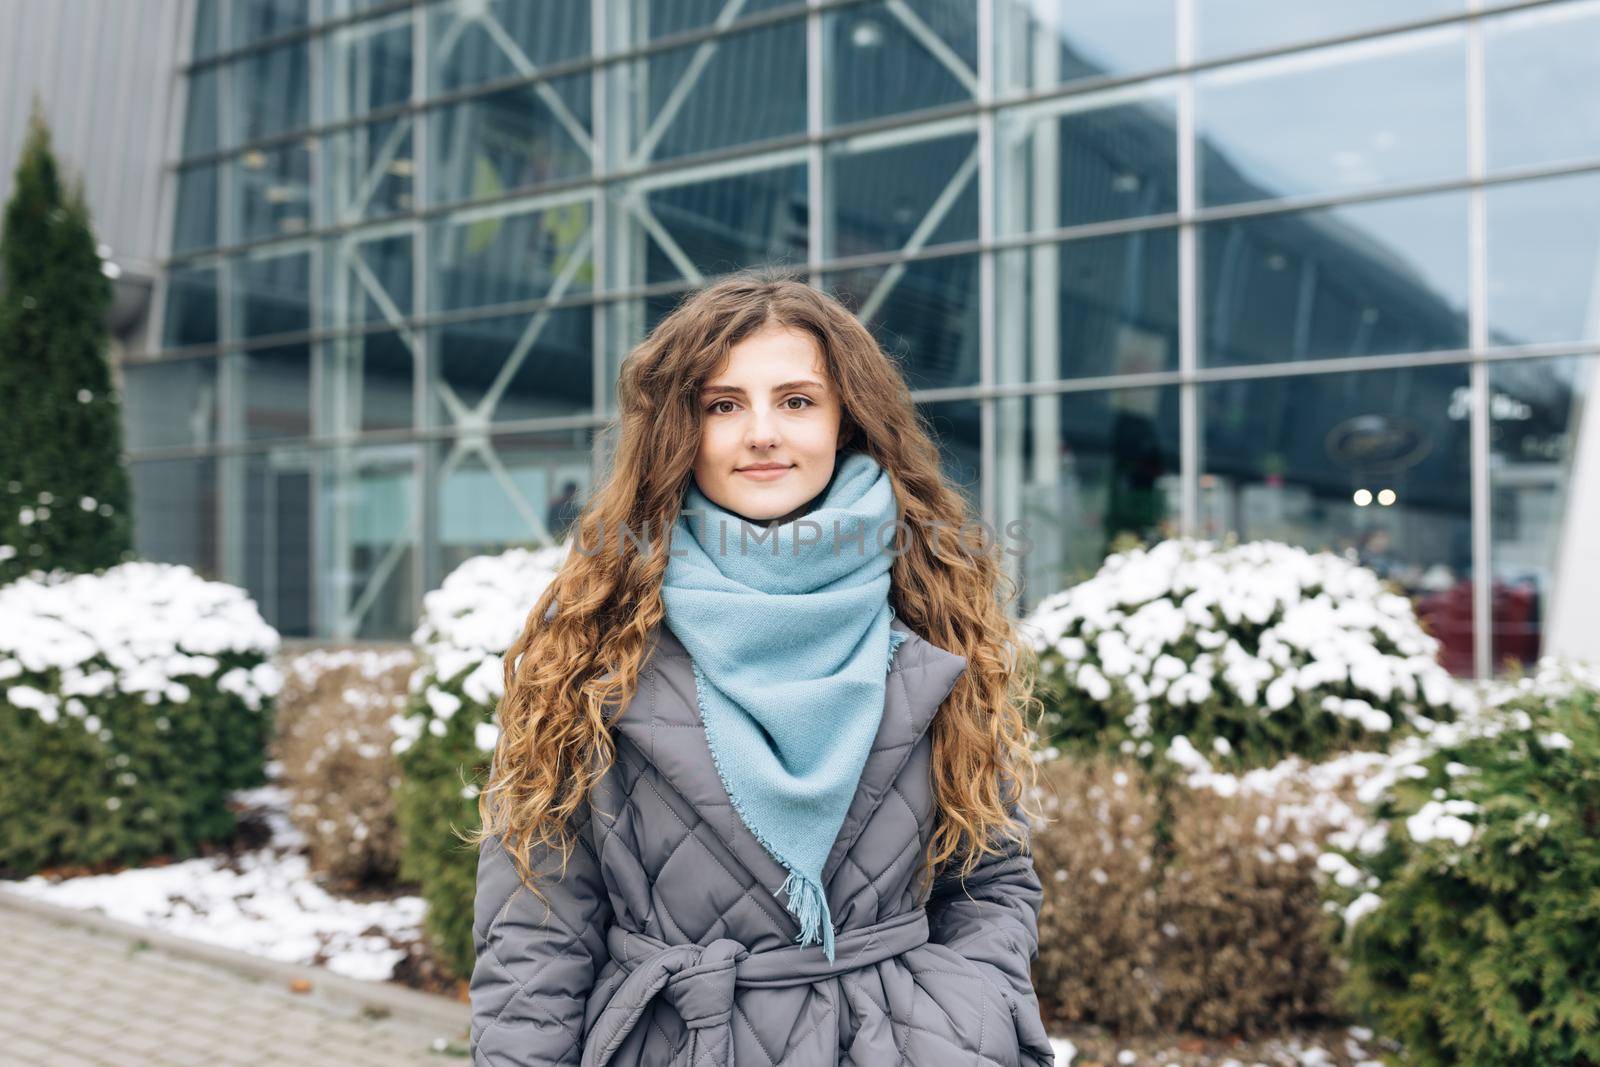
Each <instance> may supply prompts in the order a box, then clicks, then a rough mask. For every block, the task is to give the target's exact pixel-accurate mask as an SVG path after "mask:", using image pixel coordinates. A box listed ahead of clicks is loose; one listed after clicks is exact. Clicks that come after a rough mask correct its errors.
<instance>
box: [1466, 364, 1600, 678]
mask: <svg viewBox="0 0 1600 1067" xmlns="http://www.w3.org/2000/svg"><path fill="white" fill-rule="evenodd" d="M1597 362H1600V360H1597V357H1595V356H1577V357H1571V358H1566V359H1518V360H1509V361H1507V362H1503V363H1491V364H1490V365H1489V392H1490V401H1489V420H1490V427H1491V429H1490V448H1491V450H1492V454H1493V460H1492V461H1491V463H1490V464H1489V476H1490V480H1491V485H1492V490H1491V494H1492V495H1491V500H1492V501H1493V520H1492V522H1491V523H1490V530H1491V531H1492V537H1493V541H1494V544H1493V547H1492V549H1491V554H1492V558H1493V561H1494V568H1493V573H1494V600H1493V608H1492V611H1493V617H1494V651H1493V661H1494V665H1495V667H1497V668H1498V667H1502V666H1504V665H1505V664H1506V661H1507V660H1511V661H1515V662H1517V663H1520V664H1523V665H1529V664H1532V663H1533V662H1535V661H1536V660H1537V659H1538V658H1539V657H1540V656H1542V655H1552V654H1553V655H1569V656H1575V657H1577V656H1582V655H1584V654H1585V645H1586V644H1587V643H1588V641H1589V634H1591V633H1592V632H1593V630H1594V626H1595V615H1594V612H1595V599H1594V595H1593V592H1594V590H1596V589H1600V554H1597V553H1596V552H1595V551H1594V548H1593V544H1594V538H1593V533H1592V531H1593V524H1594V523H1595V521H1596V520H1597V518H1600V477H1596V472H1600V418H1597V417H1596V415H1595V412H1594V410H1593V403H1592V401H1593V399H1594V393H1595V366H1596V363H1597Z"/></svg>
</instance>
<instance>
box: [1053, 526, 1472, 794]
mask: <svg viewBox="0 0 1600 1067" xmlns="http://www.w3.org/2000/svg"><path fill="white" fill-rule="evenodd" d="M1025 621H1026V623H1027V624H1028V625H1027V627H1026V629H1025V633H1027V635H1028V637H1029V639H1030V640H1031V641H1032V642H1033V644H1034V647H1035V649H1036V650H1037V651H1038V652H1039V658H1040V675H1039V679H1040V681H1039V692H1040V696H1041V697H1042V698H1043V700H1044V702H1045V715H1044V718H1043V720H1042V724H1041V732H1042V733H1044V734H1045V735H1046V739H1047V740H1049V741H1053V742H1054V743H1056V744H1059V745H1062V746H1063V747H1067V748H1073V749H1079V750H1082V749H1088V750H1102V749H1107V748H1110V749H1116V750H1120V751H1122V752H1124V753H1128V754H1132V755H1135V756H1136V757H1137V758H1139V759H1140V760H1142V761H1143V762H1145V763H1146V765H1149V766H1152V767H1156V766H1160V765H1161V764H1162V762H1163V761H1162V759H1161V757H1162V756H1163V754H1164V753H1165V750H1166V749H1167V748H1168V746H1170V745H1171V744H1172V743H1173V741H1174V739H1175V738H1179V737H1183V738H1185V739H1187V742H1188V743H1189V744H1191V745H1193V746H1197V747H1198V748H1199V749H1200V750H1202V751H1204V752H1206V753H1207V754H1208V756H1209V757H1210V758H1212V759H1213V760H1215V761H1217V762H1219V763H1220V764H1222V765H1225V766H1233V767H1248V766H1260V765H1263V764H1269V763H1272V762H1274V761H1276V760H1278V759H1280V758H1282V757H1284V756H1287V755H1291V754H1299V755H1302V756H1306V757H1310V758H1317V757H1320V756H1323V755H1325V754H1328V753H1331V752H1338V751H1344V750H1347V749H1353V748H1383V747H1387V745H1388V743H1389V740H1390V738H1391V736H1392V735H1394V734H1397V733H1403V732H1406V731H1409V730H1424V731H1425V730H1426V729H1427V728H1428V727H1429V726H1430V725H1431V724H1432V723H1433V722H1435V721H1448V720H1451V719H1453V718H1454V717H1455V715H1456V713H1457V711H1458V707H1459V705H1460V704H1461V702H1462V694H1461V691H1460V688H1459V687H1458V686H1457V685H1456V684H1455V682H1454V680H1453V679H1452V678H1451V677H1450V675H1449V674H1448V673H1447V672H1446V671H1445V670H1444V669H1443V668H1442V667H1440V666H1439V664H1438V663H1437V661H1436V659H1435V653H1436V651H1437V648H1438V642H1437V641H1435V640H1434V639H1433V638H1432V637H1431V636H1429V635H1428V634H1427V633H1426V632H1425V631H1424V630H1423V629H1422V628H1421V626H1420V625H1419V624H1418V622H1417V618H1416V615H1415V613H1414V612H1413V611H1412V607H1411V603H1410V602H1409V601H1408V600H1407V599H1406V598H1405V597H1403V596H1401V595H1400V594H1398V593H1395V592H1393V591H1391V590H1390V589H1388V588H1387V587H1385V586H1384V584H1383V583H1382V581H1381V580H1380V579H1379V578H1378V577H1377V575H1375V574H1374V573H1373V572H1372V571H1370V570H1367V569H1366V568H1364V567H1360V566H1357V565H1356V564H1353V563H1350V562H1348V561H1347V560H1344V559H1342V558H1340V557H1338V556H1335V555H1333V554H1332V553H1315V554H1313V553H1308V552H1306V551H1304V550H1302V549H1299V548H1293V547H1290V546H1288V545H1282V544H1277V543H1274V542H1267V541H1258V542H1251V543H1249V544H1243V545H1236V546H1232V547H1222V546H1219V545H1216V544H1214V543H1211V542H1206V541H1191V540H1185V539H1175V540H1170V541H1164V542H1161V543H1160V544H1157V545H1155V546H1154V547H1152V548H1149V549H1144V548H1135V549H1132V550H1130V551H1127V552H1121V553H1117V554H1115V555H1112V556H1110V557H1108V558H1107V559H1106V561H1105V563H1104V564H1103V565H1102V567H1101V568H1100V571H1099V573H1097V574H1096V575H1095V576H1094V577H1093V578H1090V579H1089V580H1088V581H1085V582H1083V583H1081V584H1079V585H1077V586H1074V587H1073V588H1071V589H1067V590H1065V591H1063V592H1061V593H1057V594H1055V595H1053V596H1051V597H1048V598H1046V599H1045V600H1044V601H1042V602H1041V603H1040V604H1039V606H1038V608H1037V609H1036V610H1035V611H1034V612H1033V613H1032V614H1031V615H1030V616H1029V617H1028V619H1027V620H1025Z"/></svg>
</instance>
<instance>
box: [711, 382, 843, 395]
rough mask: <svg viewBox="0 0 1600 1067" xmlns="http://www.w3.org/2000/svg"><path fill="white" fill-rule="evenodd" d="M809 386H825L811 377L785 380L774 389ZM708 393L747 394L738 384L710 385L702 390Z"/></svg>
mask: <svg viewBox="0 0 1600 1067" xmlns="http://www.w3.org/2000/svg"><path fill="white" fill-rule="evenodd" d="M807 386H810V387H811V388H813V389H821V388H823V385H822V383H821V382H818V381H812V380H811V379H810V378H803V379H801V380H799V381H794V382H783V383H781V384H778V385H774V386H773V387H772V391H773V392H774V393H781V392H783V391H784V390H786V389H804V388H806V387H807ZM707 393H737V394H738V395H739V396H744V395H745V391H744V390H743V389H741V388H739V387H738V386H737V385H708V386H705V387H704V388H703V389H701V390H700V395H701V396H705V395H706V394H707Z"/></svg>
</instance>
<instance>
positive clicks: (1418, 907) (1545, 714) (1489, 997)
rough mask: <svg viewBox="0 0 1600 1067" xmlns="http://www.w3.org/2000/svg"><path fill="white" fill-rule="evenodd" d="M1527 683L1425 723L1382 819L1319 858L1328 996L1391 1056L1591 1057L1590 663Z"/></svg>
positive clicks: (1594, 713) (1599, 1050)
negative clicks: (1344, 962) (1337, 935)
mask: <svg viewBox="0 0 1600 1067" xmlns="http://www.w3.org/2000/svg"><path fill="white" fill-rule="evenodd" d="M1543 670H1544V673H1546V675H1547V676H1548V675H1549V674H1550V673H1551V672H1552V670H1553V668H1552V667H1551V665H1549V664H1546V665H1544V668H1543ZM1530 682H1531V680H1528V679H1523V680H1522V681H1520V682H1518V683H1516V684H1515V685H1514V686H1513V687H1511V688H1510V689H1509V693H1510V696H1509V699H1507V698H1505V697H1504V695H1502V697H1501V698H1499V699H1497V700H1496V701H1494V702H1491V703H1490V704H1489V705H1488V706H1487V707H1486V708H1485V710H1484V711H1483V712H1482V713H1481V714H1477V715H1474V716H1472V717H1470V718H1469V719H1466V720H1464V721H1463V722H1461V723H1458V724H1454V725H1452V726H1450V727H1441V728H1440V729H1439V730H1437V731H1435V737H1434V748H1433V750H1432V751H1430V752H1428V753H1426V754H1424V755H1422V756H1420V757H1419V758H1417V759H1415V760H1414V761H1411V762H1410V763H1409V764H1408V765H1406V766H1404V767H1402V768H1400V769H1399V770H1398V771H1397V772H1396V773H1395V774H1393V775H1391V776H1390V784H1389V785H1388V787H1387V788H1386V789H1384V790H1383V791H1382V793H1381V795H1380V796H1379V797H1378V798H1377V801H1376V808H1375V813H1376V814H1377V815H1378V816H1380V817H1381V818H1382V820H1383V821H1382V823H1381V824H1379V825H1380V827H1381V832H1380V833H1377V834H1369V835H1365V836H1364V839H1363V840H1362V841H1361V842H1358V843H1352V847H1345V848H1342V849H1341V850H1340V851H1338V852H1332V853H1328V854H1327V855H1325V856H1324V857H1323V863H1322V867H1323V869H1324V870H1325V871H1326V872H1327V873H1328V874H1329V875H1330V877H1329V878H1328V879H1327V887H1326V891H1327V893H1328V896H1329V903H1330V905H1331V906H1334V908H1335V913H1336V914H1337V915H1338V916H1339V917H1340V920H1341V929H1342V934H1343V937H1344V939H1345V942H1346V946H1347V949H1348V953H1349V958H1350V974H1349V979H1348V981H1347V982H1346V984H1345V986H1344V988H1343V989H1342V991H1341V995H1342V999H1343V1000H1344V1001H1345V1002H1347V1003H1348V1004H1349V1005H1350V1007H1351V1008H1352V1010H1354V1011H1356V1012H1358V1013H1360V1014H1361V1015H1364V1016H1366V1017H1367V1018H1368V1019H1370V1020H1371V1021H1372V1023H1373V1025H1374V1027H1375V1028H1376V1029H1378V1030H1379V1031H1380V1032H1382V1033H1384V1034H1386V1035H1387V1036H1390V1037H1392V1038H1396V1039H1398V1040H1399V1041H1400V1042H1401V1043H1402V1044H1403V1046H1404V1050H1403V1053H1402V1055H1401V1056H1400V1058H1399V1059H1398V1061H1397V1062H1401V1063H1408V1064H1427V1065H1444V1064H1483V1063H1493V1064H1503V1065H1510V1067H1516V1065H1528V1067H1534V1065H1541V1067H1542V1065H1545V1064H1588V1065H1592V1064H1596V1063H1600V847H1597V845H1600V696H1597V688H1600V686H1597V684H1596V683H1597V682H1600V677H1597V676H1595V675H1592V674H1591V675H1590V676H1589V677H1588V679H1587V681H1586V682H1584V683H1583V684H1577V685H1574V684H1571V681H1570V679H1569V680H1567V681H1566V682H1564V683H1561V684H1557V685H1555V686H1554V687H1553V688H1552V686H1550V685H1549V684H1548V683H1535V684H1530Z"/></svg>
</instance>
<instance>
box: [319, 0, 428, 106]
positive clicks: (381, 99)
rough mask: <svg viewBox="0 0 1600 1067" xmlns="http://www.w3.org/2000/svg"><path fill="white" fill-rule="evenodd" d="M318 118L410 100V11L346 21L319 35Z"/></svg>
mask: <svg viewBox="0 0 1600 1067" xmlns="http://www.w3.org/2000/svg"><path fill="white" fill-rule="evenodd" d="M322 41H323V43H324V45H325V47H326V49H327V50H326V51H325V52H324V53H323V57H324V62H325V63H326V71H327V73H326V74H325V75H324V78H323V82H324V84H325V86H326V92H327V98H326V105H325V107H324V111H325V114H324V115H323V116H322V118H324V119H326V120H328V121H337V120H339V119H348V118H355V117H357V116H359V115H365V114H366V113H367V112H369V111H376V110H378V109H379V108H385V107H392V106H394V105H396V104H404V103H405V102H406V101H408V100H410V99H411V12H409V11H401V12H398V13H396V14H393V15H386V16H383V17H382V18H376V19H367V20H365V21H363V22H355V23H351V24H350V25H349V26H345V27H343V28H342V29H339V30H336V31H335V32H333V33H330V34H328V35H327V36H326V37H323V38H322Z"/></svg>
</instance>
